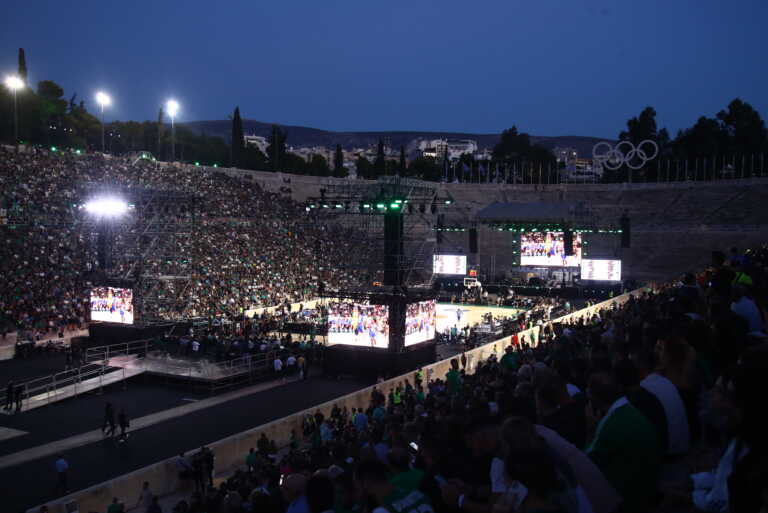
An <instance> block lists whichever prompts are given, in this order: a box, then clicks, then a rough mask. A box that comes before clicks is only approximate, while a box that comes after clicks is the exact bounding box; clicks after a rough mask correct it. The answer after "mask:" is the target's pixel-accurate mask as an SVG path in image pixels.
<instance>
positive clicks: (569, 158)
mask: <svg viewBox="0 0 768 513" xmlns="http://www.w3.org/2000/svg"><path fill="white" fill-rule="evenodd" d="M552 153H553V154H554V155H555V158H556V159H557V161H558V162H563V163H564V164H565V165H566V166H567V165H568V164H569V163H572V162H573V161H574V160H576V158H577V157H578V156H579V153H578V151H576V148H564V147H562V146H558V147H557V148H554V149H553V150H552Z"/></svg>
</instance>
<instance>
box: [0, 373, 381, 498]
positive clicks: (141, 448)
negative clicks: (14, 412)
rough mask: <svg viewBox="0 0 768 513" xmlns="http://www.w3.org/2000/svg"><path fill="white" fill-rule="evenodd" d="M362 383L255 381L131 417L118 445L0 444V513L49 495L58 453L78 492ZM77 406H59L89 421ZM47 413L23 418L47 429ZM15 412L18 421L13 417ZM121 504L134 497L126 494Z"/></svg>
mask: <svg viewBox="0 0 768 513" xmlns="http://www.w3.org/2000/svg"><path fill="white" fill-rule="evenodd" d="M367 385H368V383H361V382H353V381H336V380H327V379H324V378H310V379H309V380H307V381H303V382H298V381H295V382H288V383H282V382H272V383H262V384H259V385H255V386H253V387H249V388H246V389H242V390H236V391H233V392H229V393H227V394H223V395H221V396H216V397H211V398H205V399H201V400H197V401H192V402H190V403H189V404H185V405H183V406H177V407H175V408H172V409H170V410H162V411H156V412H154V413H152V414H149V415H145V416H143V417H140V418H136V419H132V420H131V438H130V440H129V441H128V443H124V444H119V443H117V442H116V441H115V440H113V439H109V438H106V439H105V438H104V437H103V435H102V434H101V430H99V429H95V430H94V429H89V430H87V431H84V432H78V433H76V434H71V435H70V436H67V437H65V438H60V439H56V438H50V437H49V436H45V438H48V441H46V442H45V443H42V445H39V446H37V445H36V446H31V445H28V444H24V445H25V446H26V448H25V449H23V450H18V451H17V452H14V453H11V454H8V451H7V449H8V448H9V445H10V446H18V445H19V444H21V443H22V442H23V441H24V439H32V438H33V437H35V436H37V437H40V436H41V433H34V432H32V431H30V433H29V434H24V435H20V436H16V437H15V438H12V439H10V440H6V441H3V442H0V452H3V453H6V455H5V456H2V457H0V496H2V497H3V498H4V499H3V509H4V511H20V510H22V509H23V508H29V507H32V506H35V505H38V504H41V503H43V502H45V501H47V500H51V499H52V498H54V496H55V494H54V488H55V484H56V475H55V472H54V470H53V462H54V460H55V458H56V456H57V455H58V454H63V455H64V456H65V458H66V459H67V460H68V461H69V463H70V466H71V469H70V488H71V489H72V490H79V489H83V488H86V487H88V486H92V485H94V484H97V483H100V482H103V481H105V480H108V479H110V478H113V477H116V476H119V475H122V474H125V473H128V472H131V471H133V470H136V469H139V468H141V467H144V466H146V465H150V464H152V463H155V462H157V461H160V460H162V459H165V458H169V457H172V456H174V455H176V454H178V453H180V452H182V451H190V450H193V449H196V448H199V447H200V446H202V445H204V444H207V443H210V442H213V441H215V440H219V439H221V438H225V437H227V436H230V435H233V434H236V433H239V432H241V431H245V430H247V429H250V428H253V427H255V426H259V425H261V424H265V423H267V422H270V421H272V420H275V419H278V418H282V417H285V416H287V415H290V414H292V413H295V412H297V411H301V410H303V409H306V408H309V407H311V406H312V405H315V404H320V403H323V402H325V401H329V400H332V399H333V398H335V397H340V396H342V395H345V394H348V393H351V392H353V391H355V390H358V389H360V388H363V387H365V386H367ZM129 390H130V388H129ZM81 402H83V403H84V402H85V401H80V400H72V401H67V402H65V403H62V404H61V406H64V405H65V404H66V405H70V407H71V409H72V412H71V415H72V416H75V417H76V416H78V415H82V416H84V415H89V416H91V417H92V416H93V414H94V412H93V411H92V409H93V405H90V406H89V407H88V408H89V409H88V410H82V407H81V406H79V405H80V403H81ZM54 411H57V412H58V413H57V414H58V415H60V414H61V411H60V408H54V407H52V408H51V409H48V408H43V409H41V410H37V411H35V412H30V414H35V415H41V416H42V415H45V416H47V417H49V418H48V419H47V420H48V422H47V424H44V425H46V426H47V427H49V428H50V429H52V430H55V429H56V428H57V426H56V423H57V418H56V416H55V415H47V414H48V413H53V412H54ZM100 411H101V409H99V412H100ZM23 415H24V414H22V415H21V416H19V417H18V418H19V419H21V418H22V417H23ZM38 425H40V420H38ZM90 425H91V426H92V425H93V423H91V424H90ZM97 425H98V424H97ZM14 427H16V428H17V429H18V427H17V426H14ZM46 435H48V434H47V433H46ZM137 493H138V490H137ZM121 499H123V500H128V501H131V500H135V498H133V497H121Z"/></svg>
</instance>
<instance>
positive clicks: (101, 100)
mask: <svg viewBox="0 0 768 513" xmlns="http://www.w3.org/2000/svg"><path fill="white" fill-rule="evenodd" d="M96 102H97V103H98V104H99V106H100V107H101V152H102V153H104V152H105V149H106V147H105V145H104V107H109V106H110V104H111V103H112V98H110V97H109V95H108V94H107V93H104V92H101V91H99V92H98V93H96Z"/></svg>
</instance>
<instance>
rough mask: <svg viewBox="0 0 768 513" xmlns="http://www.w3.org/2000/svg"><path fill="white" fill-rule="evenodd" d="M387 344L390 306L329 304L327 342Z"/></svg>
mask: <svg viewBox="0 0 768 513" xmlns="http://www.w3.org/2000/svg"><path fill="white" fill-rule="evenodd" d="M334 344H346V345H349V346H362V347H379V348H387V347H389V308H388V307H387V306H386V305H371V304H368V303H355V302H350V301H338V302H333V303H330V304H329V305H328V345H334Z"/></svg>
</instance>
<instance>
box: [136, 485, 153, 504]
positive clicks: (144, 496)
mask: <svg viewBox="0 0 768 513" xmlns="http://www.w3.org/2000/svg"><path fill="white" fill-rule="evenodd" d="M154 496H155V494H153V493H152V490H150V489H149V481H144V484H143V485H142V486H141V491H140V492H139V498H138V500H137V501H136V506H134V507H135V508H137V509H138V508H139V507H141V509H142V510H143V511H149V507H150V506H151V505H152V499H153V498H154Z"/></svg>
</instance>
